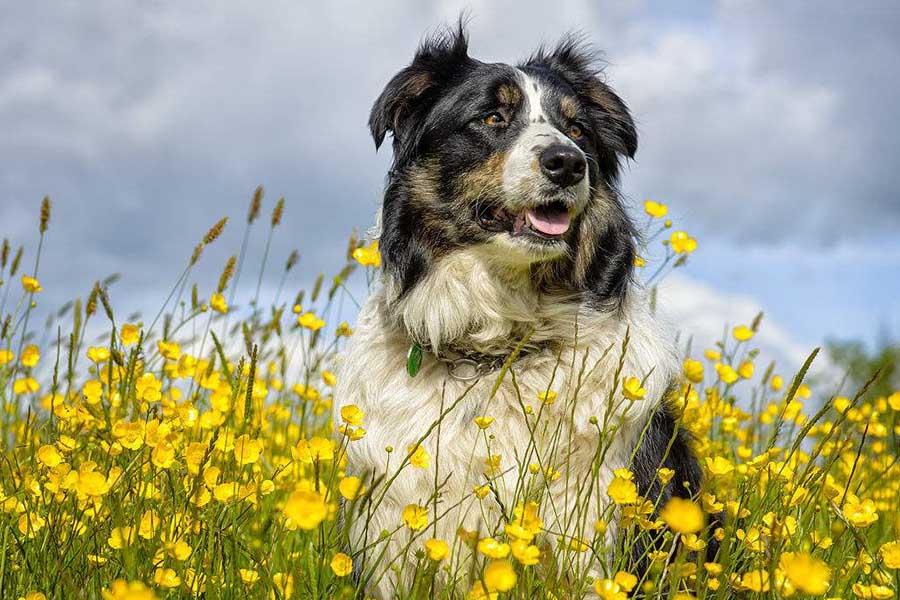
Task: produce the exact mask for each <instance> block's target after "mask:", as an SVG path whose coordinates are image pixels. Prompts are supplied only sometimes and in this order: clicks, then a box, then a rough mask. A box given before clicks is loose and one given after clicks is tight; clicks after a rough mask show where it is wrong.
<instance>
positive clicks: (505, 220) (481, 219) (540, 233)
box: [476, 200, 572, 241]
mask: <svg viewBox="0 0 900 600" xmlns="http://www.w3.org/2000/svg"><path fill="white" fill-rule="evenodd" d="M476 218H477V219H478V224H479V225H481V227H482V228H483V229H486V230H487V231H493V232H498V233H499V232H506V233H508V234H510V235H511V236H513V237H520V236H528V237H530V238H536V239H538V240H542V241H556V240H560V239H562V237H563V236H564V235H565V234H566V232H567V231H569V227H570V226H571V223H572V217H571V215H570V214H569V209H568V207H567V206H566V203H565V202H562V201H561V200H555V201H553V202H548V203H545V204H541V205H539V206H534V207H532V208H528V209H526V210H524V211H523V212H521V213H513V212H510V211H508V210H506V209H504V208H501V207H497V206H493V207H490V206H489V207H485V208H483V209H482V210H480V211H479V212H478V214H477V215H476Z"/></svg>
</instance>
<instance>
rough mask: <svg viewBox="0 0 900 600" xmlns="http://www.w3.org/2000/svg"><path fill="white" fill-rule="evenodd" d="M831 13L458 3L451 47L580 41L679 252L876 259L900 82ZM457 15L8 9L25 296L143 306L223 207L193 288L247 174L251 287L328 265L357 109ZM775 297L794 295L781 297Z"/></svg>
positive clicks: (14, 205) (359, 181) (9, 133)
mask: <svg viewBox="0 0 900 600" xmlns="http://www.w3.org/2000/svg"><path fill="white" fill-rule="evenodd" d="M829 6H830V8H826V7H823V6H822V5H818V6H817V7H816V11H820V10H821V15H822V16H817V14H809V13H808V12H805V11H803V10H795V9H791V10H790V11H787V12H784V13H782V12H781V7H780V5H776V4H772V5H770V6H763V7H760V6H759V5H757V4H756V3H753V4H746V3H742V2H723V3H720V4H719V5H716V6H715V8H713V9H708V8H699V7H694V8H691V9H690V10H679V11H678V12H677V13H676V12H675V11H672V10H669V9H665V8H662V7H659V6H656V5H654V4H651V3H646V2H641V1H633V2H627V3H603V4H601V3H595V2H588V1H585V0H582V1H572V2H558V3H546V2H537V1H535V2H513V1H512V0H504V1H502V2H486V1H482V2H475V3H473V4H470V5H469V7H470V9H471V11H470V12H471V16H472V21H471V27H470V28H471V37H472V44H471V46H472V51H473V54H474V55H476V56H478V57H481V58H484V59H486V60H502V61H515V60H517V59H519V58H521V57H523V56H525V55H527V54H528V53H529V52H530V51H531V50H532V49H533V48H534V47H535V46H536V45H538V44H539V43H540V42H552V41H553V40H555V39H557V38H558V37H559V36H561V35H562V34H563V33H565V32H566V31H571V30H578V29H580V30H583V31H584V32H585V33H586V34H587V37H588V38H589V39H591V40H592V41H594V42H595V43H596V45H597V46H598V47H599V48H602V49H605V50H606V51H607V57H608V58H609V60H610V66H609V68H608V74H609V77H610V79H611V81H612V83H613V85H614V87H616V88H617V89H618V90H619V91H620V92H621V93H622V95H623V96H624V97H625V98H626V100H627V101H628V102H629V103H630V104H631V105H632V107H633V108H634V112H635V114H636V116H637V118H638V122H639V127H640V132H641V142H640V146H641V149H640V150H639V153H638V161H637V162H636V163H634V164H633V165H632V167H631V168H630V170H628V171H626V174H625V181H624V184H625V189H626V191H627V192H628V193H629V195H630V196H631V197H633V198H635V199H642V198H643V197H644V196H647V195H649V196H653V197H656V198H657V199H660V200H666V201H669V202H670V203H671V204H672V206H673V210H675V212H676V213H677V217H678V219H679V223H683V224H685V227H687V228H689V229H691V230H692V231H695V230H697V231H699V232H700V233H701V234H702V236H703V237H701V240H705V239H711V238H716V239H718V240H720V242H721V243H722V244H731V245H732V247H742V246H743V245H746V244H748V243H752V244H753V245H754V246H763V247H769V248H779V247H781V246H782V245H783V244H785V243H786V242H788V241H790V242H795V241H798V240H799V241H800V242H801V243H814V244H815V245H817V246H819V247H824V248H827V247H828V244H834V243H838V242H844V241H846V240H850V241H852V242H854V243H857V244H858V245H864V244H869V245H870V246H873V247H878V248H881V247H883V246H885V245H890V244H893V245H891V246H890V247H891V248H897V247H898V245H897V243H896V242H888V241H886V240H888V236H889V235H890V234H891V232H892V231H893V230H894V229H895V228H896V225H897V222H898V220H900V218H898V217H900V203H897V202H896V200H895V198H894V195H893V190H896V189H897V187H898V185H900V181H898V179H897V178H898V177H900V175H898V173H900V170H898V169H896V160H897V159H896V156H897V155H898V153H897V152H896V151H895V148H894V149H893V150H892V148H893V146H892V144H896V140H897V139H900V135H898V134H900V131H897V128H898V127H900V125H898V123H900V119H897V118H896V116H897V108H896V106H895V104H894V103H893V98H895V97H896V96H897V92H898V91H900V90H898V89H897V86H898V82H897V79H896V78H891V77H886V76H883V75H884V74H886V73H889V72H891V69H892V68H893V66H894V64H895V63H896V58H897V48H898V44H900V42H898V40H900V36H896V35H892V34H893V33H894V32H896V28H895V27H894V26H893V25H894V24H895V21H896V17H894V16H891V15H886V16H885V13H886V10H882V11H881V12H880V13H879V12H877V11H876V10H875V9H874V8H871V7H872V6H874V5H869V6H870V8H866V9H858V10H854V11H850V9H849V8H848V7H847V6H846V3H843V4H841V3H838V2H833V3H829ZM462 8H463V4H462V3H459V2H442V3H439V4H432V3H422V2H412V1H411V0H398V1H396V2H392V3H386V4H379V5H378V7H377V9H375V8H373V6H372V5H371V3H364V2H329V3H318V4H309V3H296V2H289V1H287V0H284V1H280V2H273V3H268V4H266V6H265V8H262V7H260V6H259V5H257V4H252V3H251V4H234V3H231V4H223V3H218V2H212V1H211V0H210V1H207V2H200V3H191V4H185V3H167V2H155V3H147V4H142V5H134V4H127V3H119V2H112V1H108V2H101V3H97V4H89V5H85V4H80V5H53V6H50V5H42V4H41V3H19V4H15V5H11V6H10V7H8V8H7V10H6V11H5V14H4V17H5V18H4V19H3V20H2V22H0V130H2V131H3V132H4V135H3V136H0V224H2V231H0V234H3V235H10V236H11V237H12V239H13V241H14V242H15V243H17V244H18V243H25V242H28V245H29V247H30V249H31V250H32V251H33V249H34V247H35V245H36V244H35V242H34V240H35V238H36V218H37V217H36V215H37V207H38V204H39V202H40V198H41V197H43V195H44V194H48V193H49V194H50V195H51V197H52V198H53V200H54V217H53V223H52V225H51V231H50V235H49V237H48V239H47V243H46V245H45V253H46V254H45V256H46V257H47V258H46V260H44V261H43V265H44V267H43V268H42V271H43V273H44V275H45V277H44V279H45V280H46V285H45V288H46V289H47V293H46V295H45V302H48V303H57V304H59V303H62V302H63V301H65V300H66V299H67V296H68V295H69V294H71V293H72V291H74V290H84V291H85V292H86V291H87V289H89V287H90V284H91V282H92V281H93V280H94V279H98V278H102V277H104V276H106V275H107V274H109V273H110V272H122V273H124V278H123V280H122V282H121V283H119V284H117V287H116V290H115V293H114V295H116V296H118V297H119V298H120V299H121V301H122V302H123V303H126V304H128V305H132V306H140V307H142V308H143V309H144V310H145V311H146V310H148V307H150V309H149V310H152V308H153V307H156V306H158V305H159V303H160V302H161V300H162V297H163V296H164V295H165V294H166V293H167V291H168V285H170V281H171V279H173V278H174V276H175V275H176V274H177V273H178V272H179V270H180V269H181V268H182V265H183V264H184V262H185V261H186V259H187V257H188V255H189V254H190V251H191V248H192V247H193V244H194V243H195V242H196V240H197V239H199V237H200V236H201V235H202V234H203V232H204V231H205V229H206V228H207V227H208V226H209V225H210V224H211V223H212V222H214V221H215V220H216V219H217V218H218V217H220V216H222V215H230V216H231V217H232V222H231V224H230V225H229V227H228V229H227V230H226V233H225V235H224V236H223V239H222V241H221V242H219V243H218V245H217V246H216V247H215V248H211V249H209V251H208V253H207V256H205V257H204V261H203V262H202V263H201V266H200V268H199V270H198V272H197V273H196V278H197V279H198V281H200V283H201V287H203V286H205V287H207V288H208V287H210V286H212V285H213V284H214V281H215V278H216V276H217V274H218V270H219V269H220V268H221V265H222V264H224V262H225V260H226V258H227V256H228V255H229V254H230V253H231V252H232V251H234V250H236V248H237V247H238V246H239V244H240V239H241V235H242V229H243V226H244V224H243V219H244V215H245V211H246V206H247V203H248V201H249V198H250V195H251V193H252V190H253V189H254V188H255V187H256V185H258V184H260V183H263V184H265V186H266V188H267V192H268V193H267V200H266V210H267V211H268V210H271V207H272V204H273V203H274V201H275V199H276V198H277V197H278V196H280V195H284V196H286V199H287V210H286V214H285V219H284V223H283V226H282V227H281V228H280V230H279V231H277V232H276V235H275V237H274V238H273V246H272V252H271V256H272V257H273V258H272V264H276V265H279V266H276V267H273V268H271V269H270V270H269V276H268V278H267V281H266V283H272V282H273V281H277V278H278V277H279V275H280V274H279V273H278V269H279V268H280V263H281V262H282V261H283V260H284V258H285V257H286V256H287V254H288V253H289V252H290V250H291V249H293V248H295V247H296V248H299V249H300V250H301V252H302V253H303V255H304V258H303V260H302V262H301V265H300V266H299V267H298V269H297V273H296V277H297V279H296V280H291V281H290V282H289V285H298V283H299V281H301V280H311V279H312V278H314V277H315V275H316V273H317V272H318V270H319V269H323V270H325V271H326V272H327V271H330V270H333V269H335V268H336V267H337V266H338V265H339V264H340V262H341V259H342V255H343V250H344V247H345V245H344V240H345V238H346V235H347V234H348V233H349V231H350V230H351V229H352V228H353V227H354V226H357V227H361V228H364V227H367V226H368V225H369V224H370V222H371V219H372V215H373V214H374V212H375V209H376V207H377V205H378V203H379V196H380V192H381V188H382V184H383V177H384V173H385V171H386V168H387V164H388V162H389V158H390V157H389V153H388V152H386V151H385V150H382V151H381V152H380V153H377V154H376V153H375V151H374V149H373V145H372V142H371V139H370V138H369V135H368V132H367V131H366V127H365V123H366V118H367V113H368V110H369V106H370V104H371V102H372V100H373V99H374V98H375V97H376V96H377V94H378V93H379V92H380V90H381V88H382V86H383V85H384V83H385V82H386V81H387V80H388V79H389V77H390V76H391V75H392V74H393V73H394V72H395V71H396V70H398V69H399V68H400V67H402V66H403V65H404V64H406V63H408V61H409V60H410V58H411V57H412V53H413V51H414V48H415V46H416V44H417V42H418V41H419V39H420V38H421V37H422V36H423V35H424V34H425V33H426V32H428V31H429V30H433V29H434V28H435V27H436V26H439V25H440V24H442V23H448V22H452V21H453V20H455V18H456V16H457V15H458V14H459V12H460V10H461V9H462ZM838 10H842V11H844V12H845V13H848V14H850V17H849V18H848V16H847V14H843V15H841V18H837V17H836V16H835V15H834V14H833V13H834V12H835V11H838ZM835 40H838V41H837V42H836V41H835ZM835 46H838V49H839V50H840V51H839V52H832V51H831V50H834V48H835ZM826 56H827V57H828V58H827V59H825V57H826ZM892 228H893V229H892ZM264 229H265V226H264V225H261V224H260V225H257V226H256V227H255V231H254V235H253V236H252V237H251V243H250V247H249V264H250V265H256V264H259V262H260V261H261V254H262V252H263V247H264V245H265V238H266V232H265V231H264ZM30 258H33V255H31V256H30ZM248 268H253V267H248ZM748 268H751V269H752V268H753V266H752V265H748ZM697 276H698V277H700V278H702V279H706V280H707V281H709V280H711V278H712V277H713V275H712V274H711V273H710V272H698V273H697ZM269 278H271V281H270V280H269ZM785 294H786V297H785V299H784V300H782V302H788V303H790V302H794V303H795V302H797V299H798V298H799V297H800V294H801V290H799V289H796V288H793V289H792V288H790V287H786V288H785ZM757 297H758V294H757ZM838 309H839V307H838V306H835V307H834V311H837V310H838Z"/></svg>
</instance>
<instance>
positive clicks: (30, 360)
mask: <svg viewBox="0 0 900 600" xmlns="http://www.w3.org/2000/svg"><path fill="white" fill-rule="evenodd" d="M39 360H41V351H40V349H38V347H37V346H35V345H34V344H28V345H27V346H25V349H24V350H22V357H21V359H20V362H21V363H22V366H23V367H33V366H35V365H37V364H38V361H39Z"/></svg>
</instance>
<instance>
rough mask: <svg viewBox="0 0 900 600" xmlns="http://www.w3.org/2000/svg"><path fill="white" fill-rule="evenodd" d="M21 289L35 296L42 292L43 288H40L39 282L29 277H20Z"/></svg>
mask: <svg viewBox="0 0 900 600" xmlns="http://www.w3.org/2000/svg"><path fill="white" fill-rule="evenodd" d="M22 289H24V290H25V291H26V292H27V293H29V294H37V293H38V292H43V291H44V288H42V287H41V282H40V281H38V280H37V278H35V277H31V276H29V275H22Z"/></svg>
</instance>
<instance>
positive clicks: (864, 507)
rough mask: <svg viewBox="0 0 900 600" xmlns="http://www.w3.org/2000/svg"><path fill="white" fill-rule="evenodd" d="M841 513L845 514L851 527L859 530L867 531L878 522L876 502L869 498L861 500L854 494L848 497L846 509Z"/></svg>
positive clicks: (845, 504)
mask: <svg viewBox="0 0 900 600" xmlns="http://www.w3.org/2000/svg"><path fill="white" fill-rule="evenodd" d="M841 512H843V513H844V518H845V519H847V521H849V522H850V524H851V525H853V526H854V527H857V528H859V529H865V528H866V527H868V526H869V525H871V524H872V523H874V522H875V521H877V520H878V512H877V511H876V510H875V502H873V501H872V500H871V499H869V498H866V499H865V500H860V499H859V498H857V497H856V496H854V495H853V494H848V495H847V501H846V502H845V503H844V508H843V510H842V511H841Z"/></svg>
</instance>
